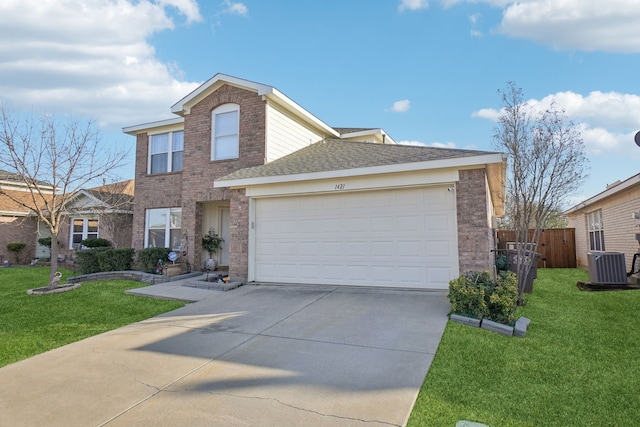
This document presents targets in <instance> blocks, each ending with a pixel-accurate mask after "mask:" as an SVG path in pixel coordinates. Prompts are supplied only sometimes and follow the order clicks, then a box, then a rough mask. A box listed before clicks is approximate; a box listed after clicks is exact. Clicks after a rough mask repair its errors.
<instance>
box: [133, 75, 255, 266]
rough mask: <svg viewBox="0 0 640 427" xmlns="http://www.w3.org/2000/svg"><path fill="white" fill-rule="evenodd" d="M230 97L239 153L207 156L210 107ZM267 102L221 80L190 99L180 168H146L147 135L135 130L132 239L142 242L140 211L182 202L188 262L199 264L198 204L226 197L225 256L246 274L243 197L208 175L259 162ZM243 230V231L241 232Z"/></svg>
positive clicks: (200, 220) (200, 207)
mask: <svg viewBox="0 0 640 427" xmlns="http://www.w3.org/2000/svg"><path fill="white" fill-rule="evenodd" d="M228 103H233V104H237V105H239V106H240V122H239V139H240V141H239V143H240V146H239V158H238V159H230V160H218V161H212V160H211V113H212V111H213V110H215V109H216V108H217V107H219V106H221V105H224V104H228ZM265 141H266V102H265V101H264V100H263V99H262V97H261V96H259V95H258V94H256V93H255V92H252V91H249V90H246V89H240V88H237V87H234V86H230V85H223V86H222V87H220V88H218V89H217V90H216V91H215V92H213V93H211V94H210V95H208V96H206V97H205V98H203V99H202V100H200V101H199V102H198V103H197V104H196V105H194V106H193V107H192V109H191V111H190V113H189V114H186V115H185V117H184V160H183V171H182V172H174V173H167V174H154V175H148V174H147V159H148V153H149V152H148V147H149V137H148V135H147V134H146V133H142V134H138V135H137V143H136V178H135V179H136V180H135V185H136V188H135V194H136V202H135V208H134V222H133V245H134V248H136V249H141V248H142V247H143V246H144V229H145V211H146V209H151V208H161V207H165V208H169V207H182V230H183V242H182V243H183V246H184V247H185V250H186V251H187V260H188V262H189V263H190V264H191V265H192V268H193V269H195V270H199V269H201V268H202V264H203V260H202V256H201V254H202V245H201V239H202V235H203V230H202V228H203V226H202V224H203V218H202V215H203V204H204V203H206V202H213V201H227V202H228V203H229V205H230V210H231V218H232V219H231V221H232V224H230V232H231V236H230V239H231V242H228V243H229V259H230V264H231V266H232V267H231V268H232V271H231V272H230V274H231V275H232V276H236V277H242V278H246V276H247V265H248V259H247V247H248V242H247V239H248V200H247V199H246V197H245V195H244V191H242V192H232V191H231V190H229V189H224V188H223V189H214V188H213V181H214V180H215V179H217V178H219V177H221V176H224V175H227V174H229V173H231V172H233V171H235V170H238V169H242V168H246V167H250V166H257V165H262V164H264V163H265V157H266V148H265V143H266V142H265ZM243 233H244V234H243Z"/></svg>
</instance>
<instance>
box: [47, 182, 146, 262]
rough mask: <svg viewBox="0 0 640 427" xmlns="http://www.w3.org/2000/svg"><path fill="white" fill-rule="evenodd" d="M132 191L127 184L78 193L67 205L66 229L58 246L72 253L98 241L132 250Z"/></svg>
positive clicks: (111, 185) (122, 183)
mask: <svg viewBox="0 0 640 427" xmlns="http://www.w3.org/2000/svg"><path fill="white" fill-rule="evenodd" d="M134 188H135V184H134V180H128V181H122V182H116V183H113V184H105V185H102V186H100V187H94V188H89V189H86V190H84V189H83V190H80V191H78V192H77V193H76V194H74V195H73V197H72V198H71V199H70V200H69V203H68V204H67V211H68V222H69V226H68V227H65V228H64V230H65V232H64V234H62V235H61V236H60V239H59V240H60V242H61V243H63V244H65V245H66V247H67V248H69V249H70V250H72V251H74V250H78V249H81V248H82V243H81V242H82V241H83V240H84V239H89V238H97V237H100V238H103V239H107V240H109V241H110V242H111V244H112V245H113V246H114V247H116V248H130V247H132V246H131V243H132V241H131V233H132V224H133V196H134Z"/></svg>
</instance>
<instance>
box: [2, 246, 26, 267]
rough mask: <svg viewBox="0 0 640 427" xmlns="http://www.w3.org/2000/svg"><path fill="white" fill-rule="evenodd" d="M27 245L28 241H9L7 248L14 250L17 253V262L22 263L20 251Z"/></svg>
mask: <svg viewBox="0 0 640 427" xmlns="http://www.w3.org/2000/svg"><path fill="white" fill-rule="evenodd" d="M26 247H27V244H26V243H9V244H7V250H8V251H9V252H13V253H14V254H15V255H16V264H20V252H22V250H23V249H24V248H26Z"/></svg>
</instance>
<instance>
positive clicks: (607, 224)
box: [569, 186, 640, 271]
mask: <svg viewBox="0 0 640 427" xmlns="http://www.w3.org/2000/svg"><path fill="white" fill-rule="evenodd" d="M598 209H601V210H602V223H603V230H604V243H605V249H606V251H607V252H624V254H625V259H626V263H627V271H628V270H629V269H630V268H631V262H632V260H633V254H634V253H636V252H640V249H639V246H638V241H637V240H636V238H635V235H636V233H640V228H639V227H636V220H635V219H633V218H632V214H633V212H635V211H638V210H640V186H635V187H632V188H629V189H627V190H624V191H621V192H620V193H618V194H614V195H612V196H610V197H607V198H606V199H603V200H600V201H598V202H596V203H593V204H591V205H589V206H586V207H585V208H584V209H581V210H580V211H578V212H576V213H575V215H572V216H571V218H570V222H569V225H570V226H571V227H574V228H575V229H576V259H577V262H578V266H579V267H587V252H588V251H589V235H588V232H587V229H586V215H587V214H588V213H589V212H593V211H595V210H598Z"/></svg>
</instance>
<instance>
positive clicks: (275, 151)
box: [266, 104, 322, 162]
mask: <svg viewBox="0 0 640 427" xmlns="http://www.w3.org/2000/svg"><path fill="white" fill-rule="evenodd" d="M266 133H267V135H266V140H267V149H266V151H267V153H266V157H267V162H272V161H274V160H276V159H279V158H280V157H284V156H286V155H287V154H291V153H292V152H294V151H297V150H299V149H301V148H304V147H306V146H308V145H310V144H312V143H314V142H318V141H320V140H321V139H322V134H320V133H318V132H314V131H313V130H312V129H310V128H308V127H307V126H304V125H303V124H301V123H300V122H298V121H295V120H293V119H292V118H291V117H290V116H287V115H286V113H284V112H283V111H282V110H280V109H279V108H277V107H276V106H274V105H271V104H268V105H267V132H266Z"/></svg>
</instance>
